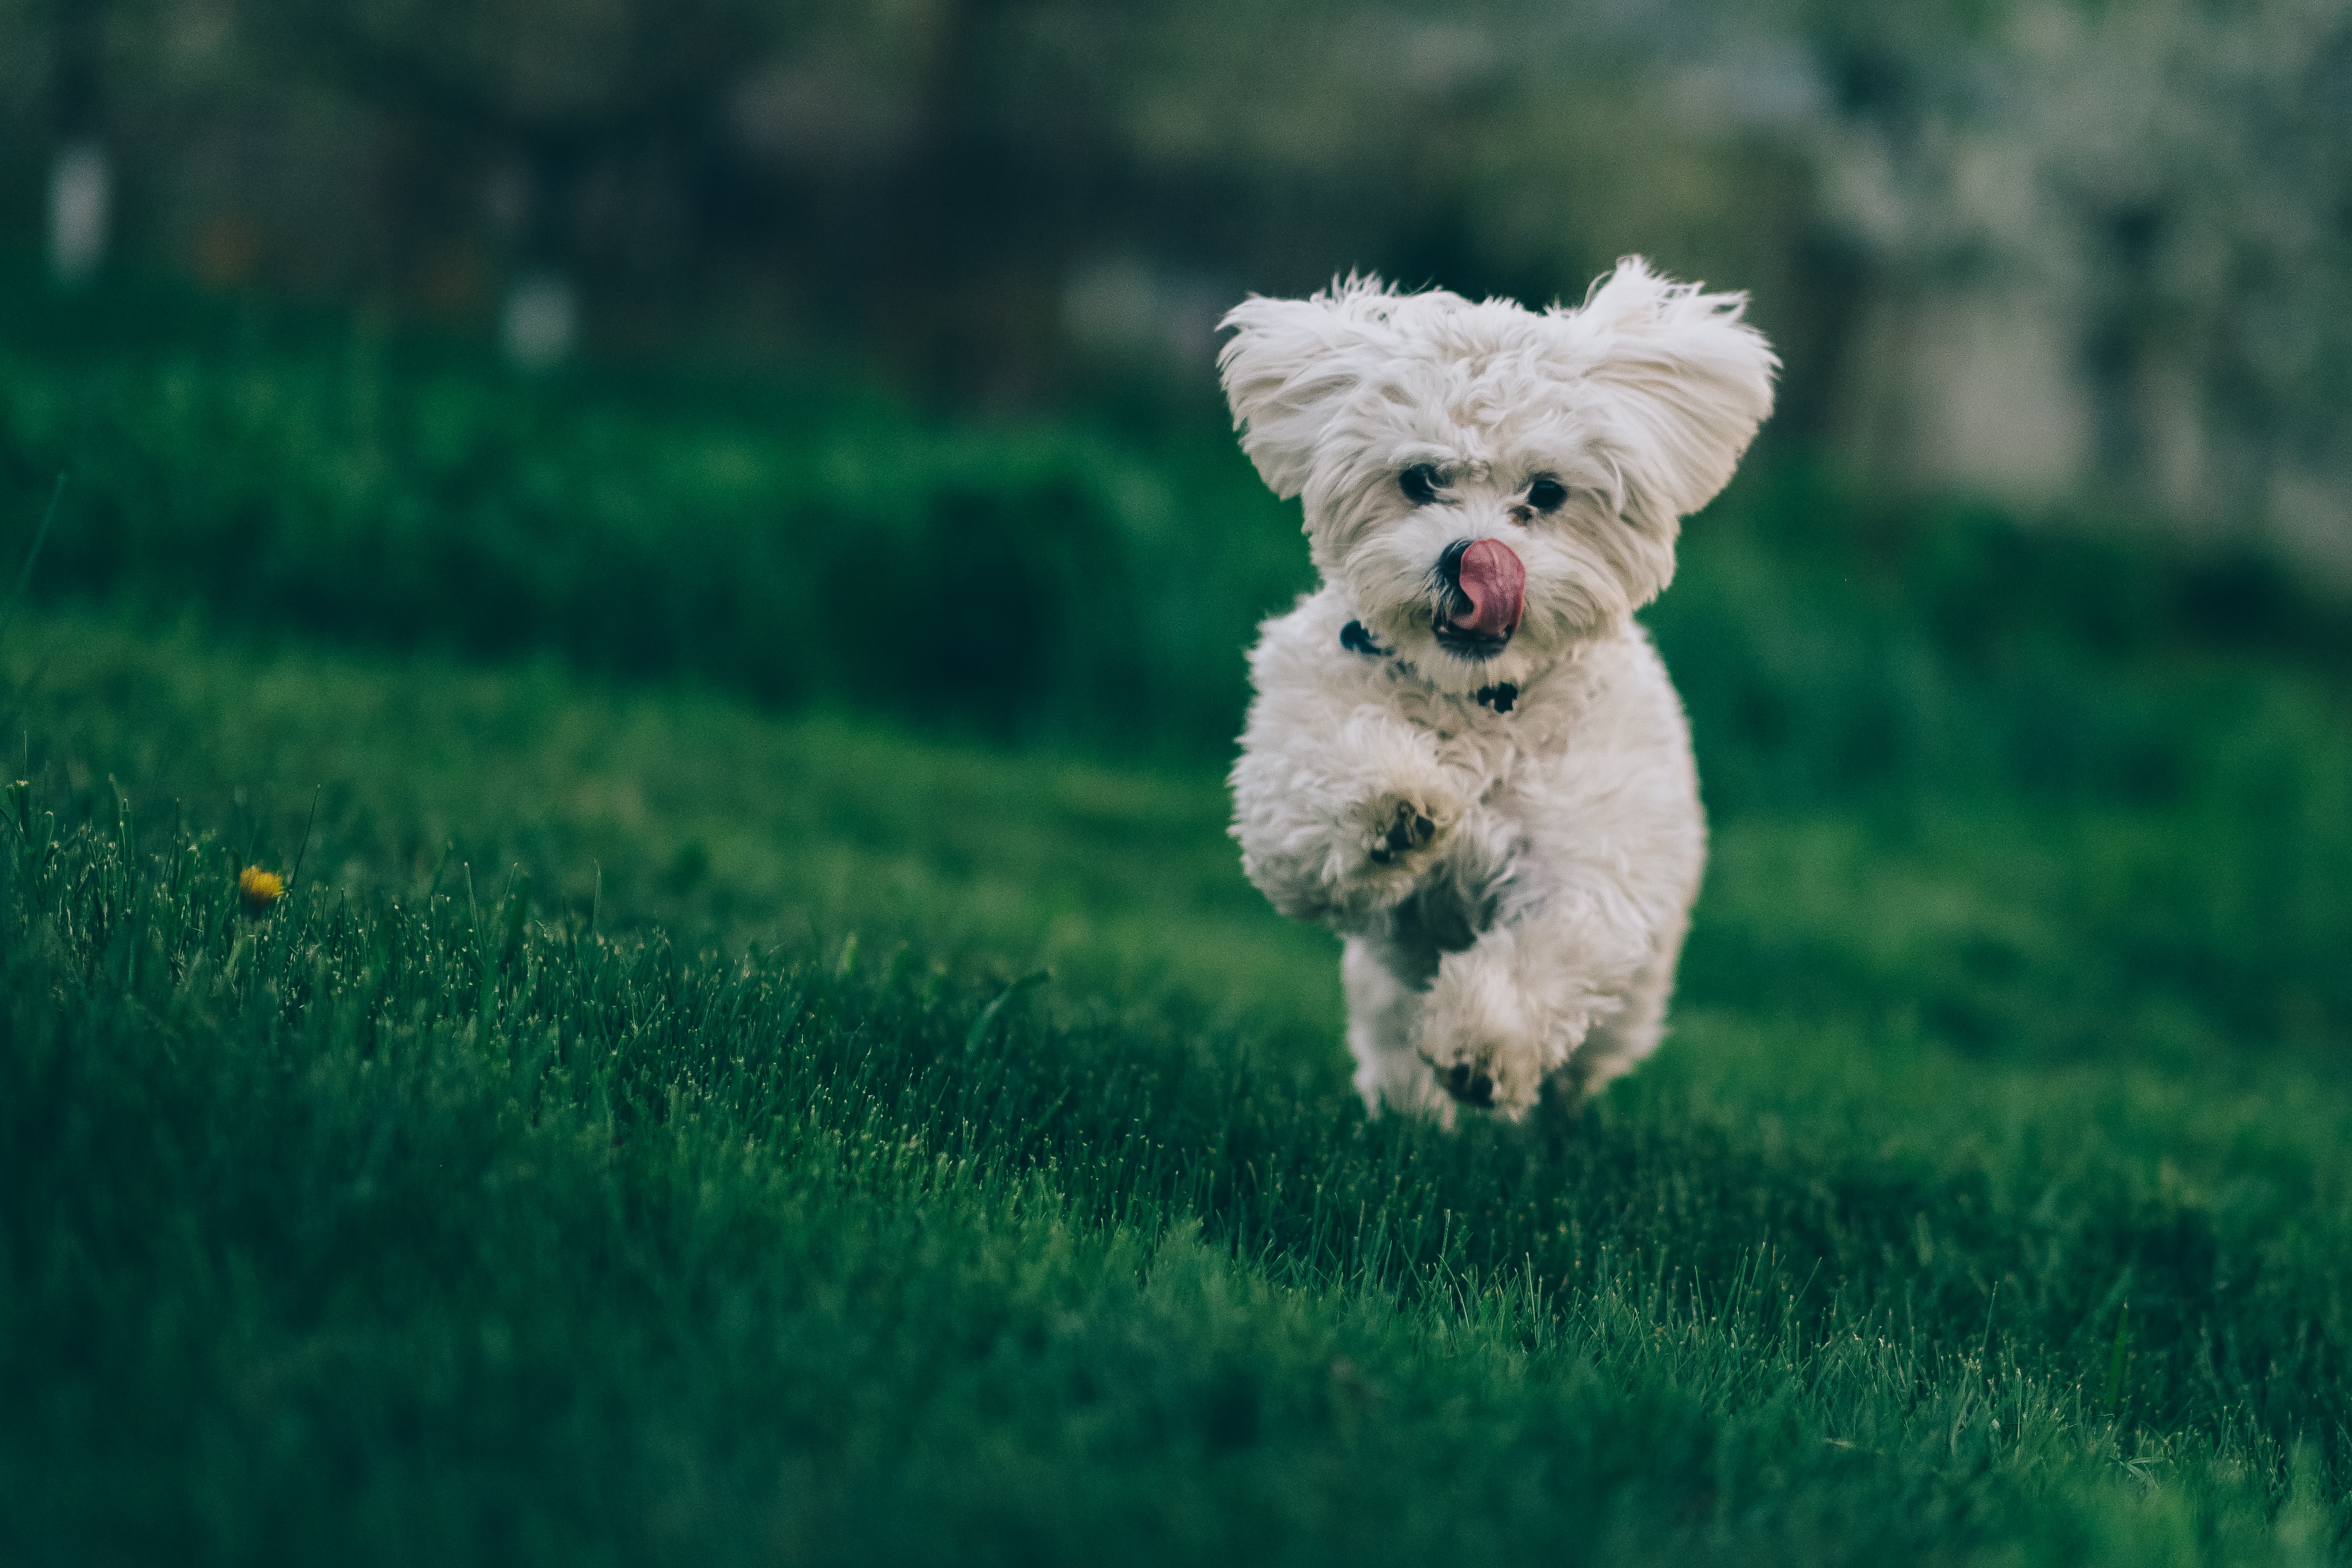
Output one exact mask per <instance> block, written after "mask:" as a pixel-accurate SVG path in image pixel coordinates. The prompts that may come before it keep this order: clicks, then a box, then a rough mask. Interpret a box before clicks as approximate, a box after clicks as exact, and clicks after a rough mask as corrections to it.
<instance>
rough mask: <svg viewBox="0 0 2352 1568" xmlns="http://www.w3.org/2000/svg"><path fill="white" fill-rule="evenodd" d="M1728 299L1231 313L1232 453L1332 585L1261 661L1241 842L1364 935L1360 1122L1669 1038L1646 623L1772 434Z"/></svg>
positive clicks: (1762, 389)
mask: <svg viewBox="0 0 2352 1568" xmlns="http://www.w3.org/2000/svg"><path fill="white" fill-rule="evenodd" d="M1744 305H1745V298H1744V297H1743V296H1740V295H1736V294H1705V293H1701V292H1699V290H1698V289H1697V288H1696V287H1692V286H1688V285H1680V284H1675V283H1672V282H1669V281H1668V280H1666V279H1664V278H1663V277H1659V276H1658V275H1656V274H1655V273H1654V272H1652V271H1651V270H1650V269H1649V267H1647V266H1646V265H1645V264H1643V262H1642V261H1640V260H1639V259H1637V258H1635V259H1628V260H1626V261H1623V262H1621V263H1620V264H1619V265H1618V267H1617V269H1616V271H1615V272H1614V273H1613V274H1612V275H1610V276H1609V277H1604V278H1602V279H1601V280H1600V281H1599V282H1598V283H1596V284H1595V285H1594V286H1593V288H1592V291H1591V294H1590V295H1589V296H1588V297H1587V298H1586V299H1585V302H1584V304H1583V305H1582V306H1581V307H1580V308H1574V309H1570V308H1562V307H1559V306H1555V307H1553V308H1550V309H1548V310H1545V311H1542V312H1540V313H1538V312H1536V311H1530V310H1527V309H1524V308H1521V307H1519V306H1517V305H1515V304H1513V303H1511V302H1509V301H1507V300H1499V299H1490V300H1488V301H1486V303H1484V304H1473V303H1471V302H1470V301H1469V300H1467V299H1464V298H1460V297H1459V296H1457V295H1453V294H1448V293H1444V292H1443V291H1432V292H1429V293H1423V294H1406V295H1400V294H1396V293H1392V292H1391V291H1390V290H1388V289H1387V288H1385V287H1382V286H1381V285H1380V284H1379V283H1378V282H1377V281H1374V280H1360V279H1356V278H1350V279H1349V280H1348V281H1347V282H1345V283H1341V284H1338V285H1335V286H1334V287H1332V288H1331V289H1330V291H1328V293H1324V294H1318V295H1317V296H1315V297H1314V298H1311V299H1263V298H1252V299H1250V300H1248V301H1247V302H1245V303H1244V304H1242V305H1241V306H1239V307H1237V308H1234V311H1233V312H1232V313H1231V314H1230V315H1228V316H1227V317H1226V318H1225V325H1226V326H1227V327H1229V328H1233V329H1235V336H1234V338H1233V339H1232V340H1230V341H1229V342H1227V343H1226V344H1225V347H1224V350H1223V353H1222V354H1220V356H1219V357H1218V361H1217V362H1218V368H1219V370H1220V371H1221V372H1222V374H1223V380H1224V387H1225V396H1226V400H1227V401H1228V402H1230V403H1231V405H1232V407H1233V413H1234V426H1235V427H1236V428H1237V429H1238V430H1240V431H1241V432H1242V446H1243V448H1244V450H1245V451H1246V452H1247V453H1248V454H1249V455H1250V459H1251V461H1253V462H1254V463H1255V464H1256V465H1257V470H1258V472H1259V474H1261V475H1262V476H1265V482H1266V483H1267V484H1268V485H1269V486H1273V488H1274V490H1275V493H1276V495H1279V496H1281V497H1285V498H1287V497H1293V496H1301V497H1304V498H1305V507H1306V523H1307V538H1308V539H1309V541H1310V543H1311V547H1312V553H1313V556H1314V560H1315V565H1316V568H1317V570H1318V571H1319V572H1320V573H1321V574H1322V579H1323V586H1322V587H1321V588H1320V589H1319V590H1318V591H1316V592H1314V593H1312V594H1310V595H1308V596H1307V597H1306V598H1305V599H1303V600H1301V601H1299V603H1298V605H1297V608H1296V609H1294V610H1292V611H1291V612H1289V613H1288V614H1286V615H1282V616H1278V617H1276V619H1274V620H1272V621H1269V622H1266V623H1265V627H1264V628H1263V629H1262V634H1261V636H1260V639H1259V642H1258V645H1257V648H1256V651H1255V653H1253V654H1252V655H1251V657H1250V671H1251V674H1252V676H1253V678H1254V679H1255V683H1256V687H1257V695H1256V698H1255V701H1254V702H1253V703H1252V704H1251V706H1250V713H1249V724H1248V727H1247V729H1246V730H1245V731H1244V734H1243V736H1242V756H1241V759H1240V761H1239V762H1237V763H1236V764H1235V765H1234V774H1233V787H1234V810H1235V820H1234V837H1235V838H1237V839H1239V840H1240V841H1241V844H1242V859H1243V865H1244V868H1245V869H1246V870H1247V872H1248V873H1249V876H1250V880H1251V881H1253V882H1255V883H1256V884H1257V885H1258V887H1259V888H1260V889H1262V890H1263V891H1264V892H1265V895H1266V896H1267V897H1268V898H1270V899H1272V900H1273V901H1274V904H1275V907H1276V908H1277V909H1279V910H1281V911H1282V912H1283V913H1284V914H1286V915H1294V916H1296V917H1297V918H1299V919H1302V920H1318V921H1321V922H1323V923H1324V924H1326V925H1329V926H1330V927H1331V928H1332V929H1333V930H1335V931H1337V932H1339V933H1340V934H1341V935H1342V936H1344V937H1346V939H1347V951H1346V956H1345V957H1344V958H1343V959H1342V961H1341V974H1342V977H1343V978H1344V980H1345V982H1346V986H1347V991H1348V1009H1349V1025H1348V1042H1349V1048H1350V1049H1351V1050H1352V1051H1354V1053H1355V1058H1356V1063H1357V1070H1356V1085H1357V1087H1358V1088H1359V1089H1360V1090H1361V1091H1362V1092H1363V1095H1364V1099H1365V1101H1366V1103H1368V1104H1369V1105H1370V1106H1371V1108H1372V1109H1373V1110H1374V1111H1375V1112H1378V1111H1379V1109H1380V1108H1381V1105H1382V1104H1383V1103H1385V1104H1387V1105H1388V1106H1390V1107H1392V1108H1399V1109H1406V1108H1410V1109H1413V1110H1419V1111H1423V1112H1428V1113H1434V1114H1436V1115H1438V1116H1439V1117H1441V1118H1442V1119H1444V1121H1445V1122H1446V1123H1448V1124H1451V1123H1452V1121H1453V1117H1454V1103H1455V1102H1457V1101H1458V1102H1461V1103H1466V1104H1473V1105H1481V1106H1487V1107H1490V1108H1491V1109H1493V1110H1494V1111H1496V1112H1497V1113H1500V1114H1502V1115H1505V1116H1507V1117H1512V1118H1517V1117H1520V1116H1523V1115H1525V1114H1526V1113H1527V1112H1528V1109H1529V1108H1530V1107H1532V1106H1534V1105H1535V1104H1536V1103H1538V1098H1539V1097H1540V1095H1541V1093H1542V1091H1543V1088H1544V1085H1545V1082H1546V1081H1547V1080H1558V1081H1559V1082H1560V1083H1561V1084H1562V1085H1563V1086H1564V1087H1566V1088H1568V1089H1569V1090H1570V1092H1590V1091H1591V1090H1592V1089H1594V1088H1597V1087H1598V1086H1599V1085H1601V1084H1602V1083H1604V1082H1608V1081H1609V1080H1610V1079H1612V1078H1613V1077H1615V1076H1617V1075H1618V1074H1619V1073H1622V1072H1623V1071H1626V1070H1627V1069H1629V1068H1631V1067H1632V1066H1633V1064H1634V1063H1635V1062H1637V1061H1640V1060H1641V1059H1642V1058H1643V1057H1644V1056H1646V1055H1648V1054H1649V1052H1650V1051H1652V1050H1653V1049H1654V1048H1655V1047H1656V1045H1657V1042H1658V1037H1659V1034H1660V1031H1661V1028H1662V1025H1663V1022H1664V1014H1665V1006H1666V997H1667V993H1668V992H1669V991H1670V990H1671V989H1672V988H1673V985H1674V975H1675V959H1676V958H1677V956H1679V954H1680V952H1681V949H1682V941H1683V933H1684V930H1685V926H1686V925H1687V924H1688V921H1689V915H1690V907H1691V902H1692V900H1693V899H1694V898H1695V897H1696V895H1697V892H1698V883H1699V873H1700V870H1701V868H1702V866H1703V864H1704V862H1705V860H1706V820H1705V818H1704V817H1703V816H1702V815H1701V814H1700V810H1699V803H1698V781H1697V776H1696V771H1695V770H1694V768H1693V767H1692V763H1691V749H1690V730H1689V726H1688V724H1687V723H1686V722H1685V719H1684V717H1683V711H1682V704H1681V702H1680V701H1679V699H1677V698H1676V696H1675V690H1674V686H1673V685H1672V684H1671V683H1669V682H1668V680H1667V678H1666V672H1665V668H1664V665H1663V664H1660V663H1659V660H1658V656H1657V653H1655V652H1654V650H1653V649H1652V648H1651V646H1650V643H1649V639H1648V638H1647V636H1645V635H1644V634H1643V631H1642V628H1641V627H1640V626H1639V625H1637V624H1636V623H1635V622H1634V621H1633V612H1634V611H1636V610H1637V609H1639V608H1640V607H1641V606H1643V604H1646V603H1647V602H1649V601H1650V600H1652V599H1653V598H1654V597H1656V595H1657V593H1658V592H1659V591H1660V590H1662V589H1664V587H1665V586H1666V583H1667V582H1668V580H1671V579H1672V578H1673V576H1674V570H1675V535H1676V533H1677V532H1678V530H1679V527H1680V519H1681V518H1682V517H1684V516H1685V515H1686V514H1688V513H1690V512H1693V511H1696V509H1697V508H1698V507H1701V506H1703V505H1705V504H1706V501H1707V500H1708V499H1710V498H1711V497H1713V496H1714V495H1715V494H1716V492H1717V491H1718V490H1720V489H1721V488H1722V487H1723V486H1724V485H1725V484H1726V483H1727V481H1728V480H1729V479H1730V477H1731V471H1732V468H1733V467H1734V465H1737V464H1738V460H1739V455H1740V454H1741V453H1742V452H1743V451H1744V450H1746V448H1747V446H1748V441H1749V439H1750V438H1751V437H1753V436H1754V434H1756V427H1757V425H1758V424H1759V423H1760V422H1761V421H1762V420H1763V418H1764V416H1765V415H1766V414H1767V413H1769V412H1770V410H1771V405H1772V377H1773V373H1774V371H1776V370H1777V369H1778V368H1779V364H1780V361H1778V360H1777V359H1775V358H1774V357H1773V354H1772V351H1771V349H1770V347H1769V345H1768V344H1766V342H1765V341H1764V339H1763V338H1762V336H1761V335H1759V333H1758V332H1757V331H1756V330H1755V329H1753V328H1751V327H1748V326H1746V325H1743V324H1742V322H1741V320H1740V314H1741V311H1742V308H1743V307H1744Z"/></svg>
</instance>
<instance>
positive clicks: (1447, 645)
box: [1436, 615, 1511, 660]
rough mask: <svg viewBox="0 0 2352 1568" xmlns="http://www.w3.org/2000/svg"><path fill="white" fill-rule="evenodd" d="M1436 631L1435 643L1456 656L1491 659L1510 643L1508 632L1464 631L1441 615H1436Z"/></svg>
mask: <svg viewBox="0 0 2352 1568" xmlns="http://www.w3.org/2000/svg"><path fill="white" fill-rule="evenodd" d="M1436 631H1437V645H1438V646H1439V647H1441V648H1443V649H1444V650H1445V651H1446V652H1447V653H1452V654H1454V656H1455V657H1456V658H1463V659H1473V660H1486V659H1491V658H1493V657H1494V656H1495V655H1496V654H1497V653H1501V652H1502V651H1503V650H1504V649H1505V648H1507V647H1508V646H1510V643H1511V634H1510V633H1509V632H1504V633H1503V634H1502V635H1501V636H1499V637H1489V636H1487V635H1486V633H1485V632H1465V631H1464V630H1462V629H1461V628H1460V627H1459V626H1455V625H1454V624H1452V623H1450V622H1447V621H1446V620H1445V618H1444V616H1442V615H1441V616H1440V617H1438V621H1437V627H1436Z"/></svg>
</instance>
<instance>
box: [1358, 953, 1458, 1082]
mask: <svg viewBox="0 0 2352 1568" xmlns="http://www.w3.org/2000/svg"><path fill="white" fill-rule="evenodd" d="M1382 946H1385V945H1384V944H1381V943H1376V942H1374V941H1372V940H1371V939H1370V938H1368V937H1363V936H1350V937H1349V938H1348V946H1347V951H1346V953H1345V955H1344V956H1342V957H1341V958H1340V960H1339V978H1340V980H1341V982H1342V983H1343V984H1344V985H1345V986H1346V988H1347V991H1348V1050H1349V1053H1350V1054H1351V1055H1353V1056H1354V1057H1355V1059H1356V1092H1357V1093H1359V1094H1361V1095H1362V1096H1363V1097H1364V1108H1365V1109H1366V1110H1368V1111H1370V1113H1372V1114H1373V1115H1375V1116H1377V1115H1379V1114H1380V1113H1381V1109H1382V1107H1384V1106H1385V1107H1386V1108H1387V1109H1389V1110H1391V1111H1402V1112H1406V1113H1412V1114H1418V1115H1430V1116H1435V1117H1436V1118H1437V1119H1438V1120H1439V1121H1441V1122H1443V1123H1444V1124H1446V1125H1448V1126H1451V1125H1453V1124H1454V1103H1453V1102H1452V1101H1451V1100H1449V1099H1447V1098H1446V1097H1445V1096H1444V1094H1441V1093H1439V1092H1438V1091H1437V1084H1436V1082H1435V1080H1433V1078H1432V1077H1431V1076H1430V1072H1429V1063H1428V1062H1427V1061H1423V1059H1422V1055H1421V1053H1420V1052H1419V1051H1416V1050H1414V1049H1413V1036H1414V1034H1415V1032H1416V1029H1417V1026H1418V1021H1419V1019H1420V1015H1421V1007H1422V1000H1423V993H1422V992H1421V991H1420V990H1419V989H1418V988H1415V987H1413V986H1412V984H1410V983H1409V982H1408V981H1406V980H1404V979H1402V978H1400V977H1398V975H1397V974H1396V972H1395V970H1393V969H1391V967H1389V964H1388V963H1387V962H1386V961H1385V959H1384V957H1383V956H1382V953H1381V948H1382Z"/></svg>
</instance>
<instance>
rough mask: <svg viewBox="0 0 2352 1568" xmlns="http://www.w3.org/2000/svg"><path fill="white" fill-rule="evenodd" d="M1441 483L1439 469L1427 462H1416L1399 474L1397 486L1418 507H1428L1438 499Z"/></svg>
mask: <svg viewBox="0 0 2352 1568" xmlns="http://www.w3.org/2000/svg"><path fill="white" fill-rule="evenodd" d="M1439 483H1440V481H1439V479H1438V476H1437V470H1436V469H1434V468H1433V467H1431V466H1430V465H1428V464H1426V463H1416V464H1414V465H1412V467H1410V468H1408V469H1406V470H1405V471H1404V472H1403V473H1402V474H1400V475H1398V476H1397V488H1398V489H1400V490H1402V491H1403V492H1404V498H1405V499H1406V500H1408V501H1411V502H1412V504H1413V505H1414V506H1416V507H1426V506H1427V505H1429V504H1430V503H1431V502H1432V501H1434V500H1435V499H1437V486H1438V484H1439Z"/></svg>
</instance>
